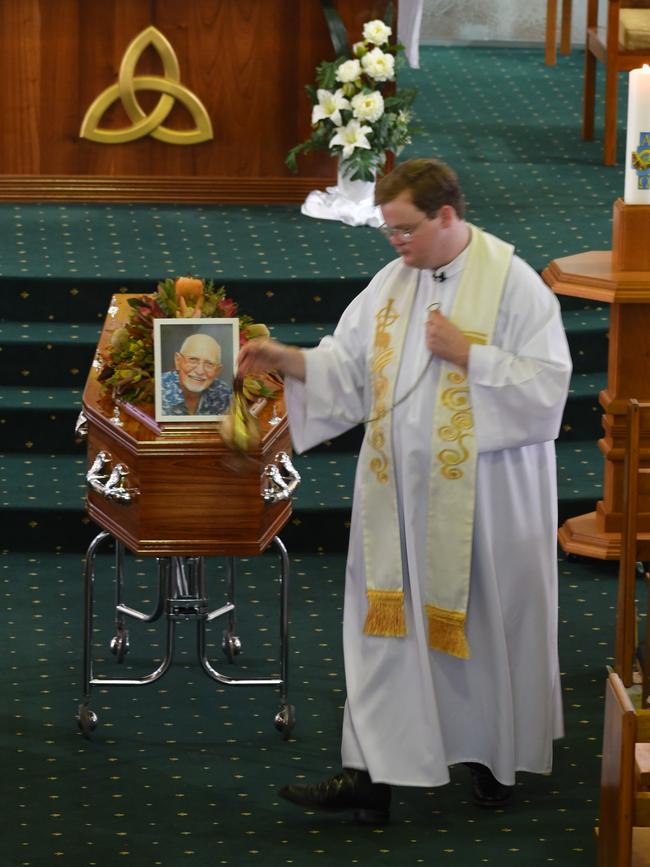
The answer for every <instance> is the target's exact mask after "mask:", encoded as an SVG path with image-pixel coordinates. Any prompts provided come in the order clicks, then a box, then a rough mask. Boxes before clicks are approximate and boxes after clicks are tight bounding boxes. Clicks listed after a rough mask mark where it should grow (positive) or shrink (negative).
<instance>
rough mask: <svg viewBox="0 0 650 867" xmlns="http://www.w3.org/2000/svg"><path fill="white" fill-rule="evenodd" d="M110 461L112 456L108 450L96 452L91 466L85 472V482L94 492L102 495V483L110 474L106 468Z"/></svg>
mask: <svg viewBox="0 0 650 867" xmlns="http://www.w3.org/2000/svg"><path fill="white" fill-rule="evenodd" d="M112 461H113V458H112V457H111V456H110V455H109V453H108V452H104V451H101V452H97V454H96V455H95V460H94V461H93V463H92V466H91V467H90V469H89V470H88V472H87V473H86V484H87V485H88V487H89V488H92V490H93V491H95V493H96V494H101V495H102V496H104V485H105V484H106V482H107V481H108V478H109V475H110V472H109V469H108V468H109V467H110V464H111V463H112Z"/></svg>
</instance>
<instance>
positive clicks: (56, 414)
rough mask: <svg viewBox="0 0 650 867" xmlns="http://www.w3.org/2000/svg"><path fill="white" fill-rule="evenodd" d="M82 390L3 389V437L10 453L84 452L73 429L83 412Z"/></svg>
mask: <svg viewBox="0 0 650 867" xmlns="http://www.w3.org/2000/svg"><path fill="white" fill-rule="evenodd" d="M81 395H82V390H81V389H79V388H21V387H19V386H7V387H5V388H0V433H1V435H2V448H3V449H4V451H7V452H26V453H28V452H32V453H34V452H38V453H42V454H53V453H57V454H66V453H69V452H80V451H82V452H85V448H86V447H85V445H84V443H83V442H82V441H81V440H79V439H78V438H77V437H75V433H74V427H75V423H76V421H77V418H78V416H79V412H80V410H81Z"/></svg>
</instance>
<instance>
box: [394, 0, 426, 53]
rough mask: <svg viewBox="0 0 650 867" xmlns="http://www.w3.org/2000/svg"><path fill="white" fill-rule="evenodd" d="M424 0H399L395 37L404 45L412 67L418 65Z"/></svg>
mask: <svg viewBox="0 0 650 867" xmlns="http://www.w3.org/2000/svg"><path fill="white" fill-rule="evenodd" d="M423 3H424V0H399V6H398V8H397V38H398V40H399V42H401V43H402V45H403V46H404V52H405V54H406V57H407V60H408V62H409V63H410V65H411V66H412V67H413V68H414V69H419V67H420V28H421V26H422V6H423Z"/></svg>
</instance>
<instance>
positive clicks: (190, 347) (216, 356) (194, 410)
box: [161, 333, 232, 416]
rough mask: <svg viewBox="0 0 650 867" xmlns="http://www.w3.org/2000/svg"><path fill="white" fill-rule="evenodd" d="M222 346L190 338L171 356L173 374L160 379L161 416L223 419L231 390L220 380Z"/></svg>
mask: <svg viewBox="0 0 650 867" xmlns="http://www.w3.org/2000/svg"><path fill="white" fill-rule="evenodd" d="M222 369H223V365H222V363H221V346H220V345H219V343H218V342H217V341H216V340H215V339H214V337H211V336H210V335H209V334H203V333H199V334H192V335H190V336H189V337H187V338H186V339H185V340H184V341H183V343H182V344H181V347H180V349H179V350H178V352H175V353H174V370H168V371H166V372H165V373H163V375H162V382H161V399H162V414H163V415H176V416H183V415H211V416H214V415H223V414H224V413H225V412H226V411H227V409H228V404H229V403H230V398H231V397H232V388H231V387H230V386H229V385H227V384H226V383H225V382H223V381H222V380H221V379H219V378H218V377H219V374H220V373H221V371H222Z"/></svg>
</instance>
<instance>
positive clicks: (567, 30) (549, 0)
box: [544, 0, 573, 66]
mask: <svg viewBox="0 0 650 867" xmlns="http://www.w3.org/2000/svg"><path fill="white" fill-rule="evenodd" d="M557 2H558V0H546V41H545V48H544V63H546V65H547V66H554V65H555V59H556V32H555V31H556V30H557ZM560 2H561V4H562V12H561V24H560V54H570V53H571V7H572V3H573V0H560Z"/></svg>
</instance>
